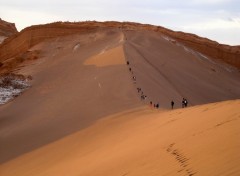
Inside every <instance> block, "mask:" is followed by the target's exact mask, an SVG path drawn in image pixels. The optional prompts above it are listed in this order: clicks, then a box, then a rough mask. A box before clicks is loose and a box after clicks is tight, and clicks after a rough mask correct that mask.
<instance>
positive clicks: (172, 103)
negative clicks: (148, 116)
mask: <svg viewBox="0 0 240 176" xmlns="http://www.w3.org/2000/svg"><path fill="white" fill-rule="evenodd" d="M171 105H172V109H173V106H174V101H173V100H172V102H171Z"/></svg>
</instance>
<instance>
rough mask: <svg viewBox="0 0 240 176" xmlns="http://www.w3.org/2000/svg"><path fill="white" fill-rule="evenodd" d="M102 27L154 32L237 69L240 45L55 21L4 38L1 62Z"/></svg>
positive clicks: (165, 31) (180, 34)
mask: <svg viewBox="0 0 240 176" xmlns="http://www.w3.org/2000/svg"><path fill="white" fill-rule="evenodd" d="M101 28H119V29H127V30H147V31H155V32H159V33H161V34H164V35H167V36H169V37H171V38H174V39H175V40H177V41H179V42H181V43H183V44H184V45H186V46H189V47H190V48H193V49H195V50H197V51H199V52H201V53H203V54H205V55H207V56H210V57H212V58H215V59H220V60H222V61H224V62H226V63H228V64H231V65H233V66H235V67H237V68H240V46H228V45H222V44H219V43H217V42H214V41H211V40H209V39H206V38H201V37H199V36H197V35H194V34H189V33H184V32H175V31H172V30H169V29H166V28H163V27H160V26H153V25H147V24H139V23H130V22H124V23H120V22H95V21H89V22H79V23H69V22H65V23H63V22H56V23H51V24H46V25H37V26H32V27H28V28H26V29H24V30H23V31H21V32H20V33H18V34H16V35H14V36H12V37H10V38H8V39H6V40H5V41H4V42H3V43H2V44H1V45H0V62H3V61H4V60H6V59H8V58H11V57H15V56H18V55H19V54H21V53H24V52H26V51H27V50H28V49H29V48H30V47H32V46H34V45H35V44H37V43H40V42H41V41H44V40H46V39H50V38H55V37H59V36H65V35H71V34H76V33H88V32H90V31H94V30H98V29H101Z"/></svg>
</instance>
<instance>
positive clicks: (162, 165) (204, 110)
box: [0, 100, 240, 176]
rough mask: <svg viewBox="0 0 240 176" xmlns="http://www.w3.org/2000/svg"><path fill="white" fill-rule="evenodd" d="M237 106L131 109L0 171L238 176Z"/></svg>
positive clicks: (239, 115)
mask: <svg viewBox="0 0 240 176" xmlns="http://www.w3.org/2000/svg"><path fill="white" fill-rule="evenodd" d="M239 106H240V101H239V100H237V101H226V102H220V103H214V104H207V105H202V106H196V107H192V108H188V109H178V110H173V111H168V112H157V111H153V110H150V109H148V108H137V109H133V110H132V111H126V112H123V113H119V114H117V115H112V116H109V117H107V118H105V119H102V120H100V121H98V122H97V123H95V124H94V125H92V126H90V127H88V128H87V129H85V130H82V131H79V132H76V133H74V134H71V135H69V136H67V137H65V138H62V139H61V140H58V141H56V142H53V143H50V144H49V145H46V146H44V147H41V148H39V149H37V150H35V151H32V152H29V153H27V154H25V155H22V156H20V157H18V158H16V159H14V160H12V161H9V162H7V163H5V164H3V165H1V166H0V168H1V173H2V174H3V175H8V176H11V175H16V173H17V175H26V176H27V175H42V174H44V175H69V176H71V175H98V176H101V175H104V176H106V175H109V176H110V175H130V176H134V175H136V176H141V175H143V176H145V175H188V176H190V175H228V174H231V175H239V174H240V169H239V167H238V165H239V162H240V154H239V152H238V146H239V145H240V142H239V140H238V139H239V137H240V135H239V134H240V133H239V125H240V110H239ZM226 140H227V141H228V142H226ZM11 168H14V170H13V169H11Z"/></svg>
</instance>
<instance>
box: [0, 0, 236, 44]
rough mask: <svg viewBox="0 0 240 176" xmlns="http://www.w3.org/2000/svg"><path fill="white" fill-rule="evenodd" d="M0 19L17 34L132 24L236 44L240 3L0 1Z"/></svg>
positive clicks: (196, 0)
mask: <svg viewBox="0 0 240 176" xmlns="http://www.w3.org/2000/svg"><path fill="white" fill-rule="evenodd" d="M0 18H2V19H3V20H5V21H9V22H14V23H15V24H16V27H17V29H18V30H19V31H20V30H22V29H23V28H25V27H27V26H31V25H35V24H45V23H50V22H54V21H85V20H97V21H109V20H115V21H132V22H140V23H148V24H154V25H159V26H163V27H167V28H170V29H172V30H177V31H184V32H190V33H195V34H197V35H199V36H202V37H207V38H210V39H212V40H215V41H218V42H220V43H224V44H230V45H240V0H121V1H114V0H84V1H83V0H64V1H60V0H41V1H34V0H0Z"/></svg>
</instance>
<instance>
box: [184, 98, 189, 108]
mask: <svg viewBox="0 0 240 176" xmlns="http://www.w3.org/2000/svg"><path fill="white" fill-rule="evenodd" d="M184 106H185V107H187V106H188V101H187V99H185V100H184Z"/></svg>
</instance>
